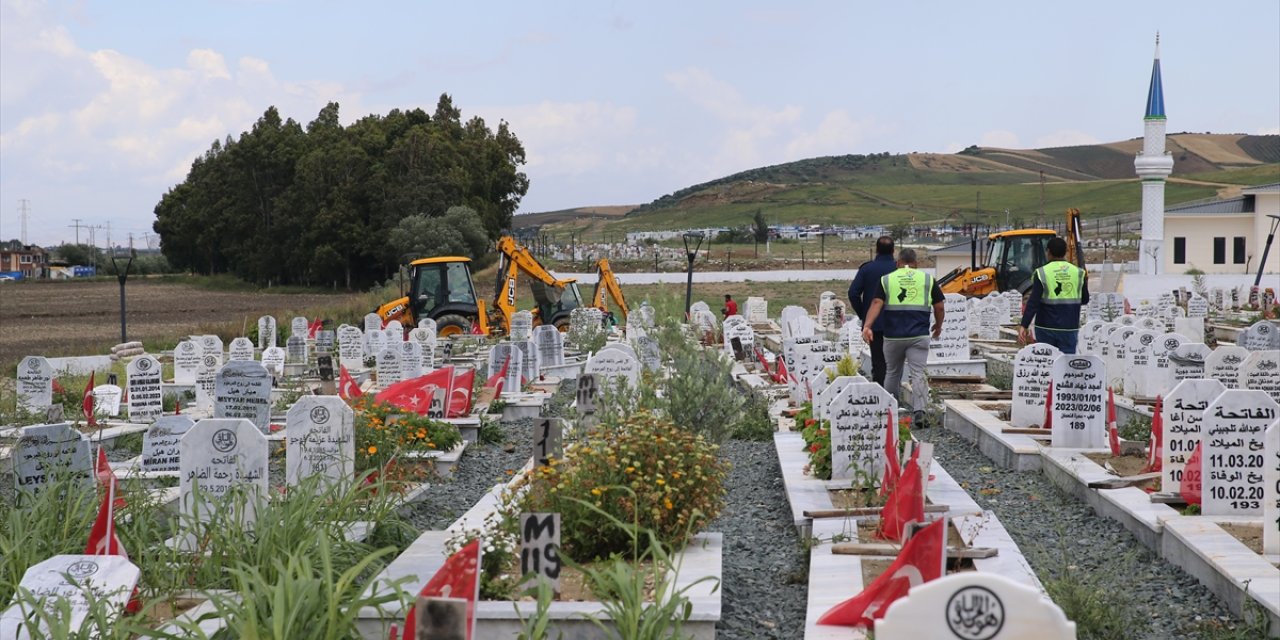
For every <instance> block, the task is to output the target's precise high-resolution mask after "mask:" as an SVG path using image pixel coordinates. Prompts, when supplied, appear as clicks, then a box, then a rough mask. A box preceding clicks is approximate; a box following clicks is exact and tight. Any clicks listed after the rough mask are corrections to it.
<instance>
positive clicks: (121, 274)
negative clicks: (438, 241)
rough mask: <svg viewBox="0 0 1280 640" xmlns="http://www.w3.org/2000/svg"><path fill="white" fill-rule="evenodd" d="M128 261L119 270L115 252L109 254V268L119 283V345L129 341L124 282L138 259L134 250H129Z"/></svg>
mask: <svg viewBox="0 0 1280 640" xmlns="http://www.w3.org/2000/svg"><path fill="white" fill-rule="evenodd" d="M128 257H129V261H128V262H126V263H125V265H124V270H123V271H121V270H120V265H119V264H118V263H117V262H116V253H115V251H112V252H111V267H112V269H113V270H115V272H116V280H119V281H120V344H124V343H126V342H128V341H129V334H128V331H127V330H126V325H125V306H124V282H125V280H128V279H129V272H130V271H131V270H133V261H134V259H136V258H137V257H138V252H137V251H136V250H134V249H130V250H129V256H128Z"/></svg>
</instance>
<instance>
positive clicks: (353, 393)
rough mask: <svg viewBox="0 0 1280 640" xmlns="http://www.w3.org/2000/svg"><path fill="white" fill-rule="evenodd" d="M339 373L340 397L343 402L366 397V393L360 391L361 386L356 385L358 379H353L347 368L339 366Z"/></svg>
mask: <svg viewBox="0 0 1280 640" xmlns="http://www.w3.org/2000/svg"><path fill="white" fill-rule="evenodd" d="M339 367H340V370H339V373H338V397H339V398H342V399H343V400H350V399H352V398H359V397H360V396H362V395H364V391H361V390H360V385H359V384H356V379H355V378H352V377H351V372H350V371H347V368H346V367H344V366H341V365H339Z"/></svg>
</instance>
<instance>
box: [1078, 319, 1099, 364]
mask: <svg viewBox="0 0 1280 640" xmlns="http://www.w3.org/2000/svg"><path fill="white" fill-rule="evenodd" d="M1104 324H1105V323H1104V322H1103V321H1101V320H1090V321H1088V322H1086V323H1084V324H1082V325H1080V335H1079V336H1077V338H1078V340H1077V342H1078V345H1077V347H1076V352H1077V353H1079V354H1080V355H1082V356H1089V355H1092V356H1096V355H1099V352H1100V351H1101V349H1100V347H1099V346H1098V338H1099V336H1100V335H1101V334H1102V327H1103V325H1104Z"/></svg>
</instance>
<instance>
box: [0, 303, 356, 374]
mask: <svg viewBox="0 0 1280 640" xmlns="http://www.w3.org/2000/svg"><path fill="white" fill-rule="evenodd" d="M126 295H127V298H126V302H127V304H126V308H127V311H128V318H127V320H128V334H129V339H130V340H141V341H143V343H145V344H146V346H147V347H148V348H150V349H152V350H155V349H159V348H163V347H166V346H171V345H172V344H173V343H174V342H175V341H176V339H177V338H178V337H180V336H183V335H188V334H192V333H219V334H225V335H223V336H222V337H223V339H224V340H229V339H230V338H233V337H235V336H237V335H244V334H243V333H242V332H241V327H252V326H256V323H257V320H258V317H259V316H262V315H266V314H272V315H275V316H276V319H277V321H278V322H279V323H280V325H281V326H285V327H287V326H288V322H289V319H290V318H292V317H293V316H294V315H299V314H302V312H303V311H304V310H307V309H317V308H324V307H330V308H337V307H341V306H344V305H350V304H353V303H357V302H358V301H360V300H361V298H362V296H360V295H359V294H349V293H340V294H321V293H272V292H251V291H214V290H209V289H206V288H202V287H198V286H194V285H192V284H187V283H183V282H173V281H163V282H162V281H157V280H147V279H131V280H130V281H129V283H128V288H127V291H126ZM119 341H120V286H119V284H117V283H116V282H114V281H107V280H96V281H86V280H73V281H62V282H21V283H18V282H6V283H0V365H3V366H4V367H5V369H2V370H0V372H8V370H9V369H10V368H11V366H12V365H13V364H14V363H16V362H17V361H18V360H20V359H21V358H23V357H24V356H27V355H45V356H63V355H94V354H106V353H110V348H111V346H112V345H115V344H116V343H118V342H119ZM0 375H5V373H0Z"/></svg>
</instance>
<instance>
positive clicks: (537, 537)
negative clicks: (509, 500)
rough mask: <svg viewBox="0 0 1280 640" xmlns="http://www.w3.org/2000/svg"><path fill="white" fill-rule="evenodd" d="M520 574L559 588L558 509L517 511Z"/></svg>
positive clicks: (557, 591) (557, 590)
mask: <svg viewBox="0 0 1280 640" xmlns="http://www.w3.org/2000/svg"><path fill="white" fill-rule="evenodd" d="M520 575H521V576H523V577H524V578H526V579H527V578H530V577H532V578H533V579H534V580H542V581H545V582H546V583H547V584H548V585H550V586H551V590H552V591H554V592H556V593H559V592H560V514H559V513H522V514H520ZM415 637H416V636H415Z"/></svg>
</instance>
